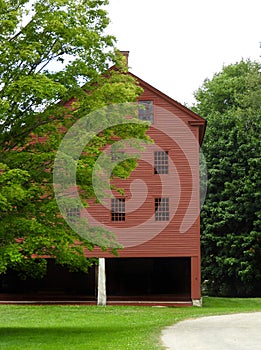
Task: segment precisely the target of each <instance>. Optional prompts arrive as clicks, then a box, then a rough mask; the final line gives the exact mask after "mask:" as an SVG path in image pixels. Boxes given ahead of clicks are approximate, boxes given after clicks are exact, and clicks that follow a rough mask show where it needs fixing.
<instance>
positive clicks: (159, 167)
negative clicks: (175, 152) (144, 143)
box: [154, 151, 169, 174]
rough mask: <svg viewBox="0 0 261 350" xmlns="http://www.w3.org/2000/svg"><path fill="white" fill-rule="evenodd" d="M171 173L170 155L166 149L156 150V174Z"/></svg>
mask: <svg viewBox="0 0 261 350" xmlns="http://www.w3.org/2000/svg"><path fill="white" fill-rule="evenodd" d="M168 173H169V155H168V152H165V151H156V152H154V174H168Z"/></svg>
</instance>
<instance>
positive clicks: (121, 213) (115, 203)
mask: <svg viewBox="0 0 261 350" xmlns="http://www.w3.org/2000/svg"><path fill="white" fill-rule="evenodd" d="M125 217H126V216H125V198H112V199H111V220H112V221H125Z"/></svg>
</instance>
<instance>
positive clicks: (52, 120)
mask: <svg viewBox="0 0 261 350" xmlns="http://www.w3.org/2000/svg"><path fill="white" fill-rule="evenodd" d="M106 3H107V1H106V0H70V1H69V0H34V1H29V0H19V1H13V0H1V1H0V21H1V28H0V203H1V207H0V219H1V226H0V274H1V273H5V272H6V271H7V269H8V268H12V269H16V270H17V271H18V272H19V273H20V274H21V276H22V277H26V276H34V277H37V276H43V274H44V273H45V270H46V260H45V259H41V257H46V256H49V257H55V258H56V261H57V262H58V263H60V264H62V265H64V264H65V265H68V266H69V267H70V269H72V270H79V269H80V270H83V271H87V270H88V267H89V265H90V264H92V261H91V260H87V259H85V257H84V249H92V248H93V246H94V245H93V244H92V243H90V242H88V239H82V238H81V237H79V236H78V235H76V234H75V233H74V232H73V230H72V229H71V228H70V227H69V226H68V225H67V224H66V223H65V221H64V220H63V219H62V218H61V215H59V210H58V207H57V203H56V201H55V198H54V193H53V187H52V169H53V161H54V158H55V154H56V151H57V149H58V146H59V143H60V142H61V139H62V137H63V134H64V133H65V132H66V130H68V128H70V126H71V125H72V124H73V122H75V121H76V120H78V119H79V118H81V117H83V116H84V117H86V116H87V115H88V114H89V113H91V112H92V111H94V110H97V109H99V108H101V107H103V106H106V105H108V104H114V103H123V102H127V101H136V98H137V96H138V95H139V94H140V92H141V89H140V88H139V87H138V86H137V84H136V82H135V81H134V79H133V78H131V77H130V76H129V75H127V74H125V73H126V64H125V62H124V59H123V57H122V56H121V55H120V54H119V53H118V51H117V50H116V49H115V39H114V38H113V37H111V36H108V35H105V34H104V31H105V29H106V27H107V25H108V23H109V19H108V17H107V13H106V11H105V10H104V5H105V4H106ZM112 64H114V65H115V67H116V69H108V68H109V66H110V65H112ZM119 121H120V120H119ZM89 122H90V124H91V123H95V121H94V120H90V121H89ZM119 124H120V123H119ZM147 128H148V126H147V125H145V124H144V123H143V124H142V123H137V124H135V125H132V126H131V127H128V125H119V126H118V127H117V126H116V127H114V128H110V129H108V130H105V131H104V132H103V133H101V134H99V135H98V136H97V137H95V138H93V140H92V142H90V143H89V144H88V145H87V146H86V148H85V152H83V154H82V156H81V159H80V160H79V166H78V170H79V171H78V175H77V176H78V181H79V184H80V186H81V188H82V191H81V194H82V196H83V197H84V198H93V197H94V196H95V194H94V192H93V189H92V186H91V176H92V168H93V166H94V163H95V160H96V159H97V157H98V156H99V154H100V152H101V149H102V148H103V147H105V146H106V145H107V144H110V143H113V142H114V140H115V139H117V137H120V138H123V139H124V138H127V137H137V138H141V139H142V138H144V139H146V136H145V132H146V130H147ZM135 166H136V162H135V161H133V160H132V161H129V162H128V161H125V162H122V163H121V164H120V165H119V166H118V167H117V173H118V176H121V175H122V176H123V177H126V176H128V175H129V174H130V172H131V170H132V169H134V168H135ZM116 175H117V174H116ZM86 230H87V231H88V230H90V231H91V230H92V228H90V227H86ZM97 230H98V229H97ZM100 233H101V235H102V236H101V237H102V239H101V240H100V244H99V245H100V246H101V247H102V248H104V249H106V248H107V247H108V246H109V243H110V241H111V239H112V236H111V234H110V233H108V232H100ZM75 241H78V244H75Z"/></svg>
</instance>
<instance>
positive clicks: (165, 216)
mask: <svg viewBox="0 0 261 350" xmlns="http://www.w3.org/2000/svg"><path fill="white" fill-rule="evenodd" d="M155 220H156V221H168V220H169V198H167V197H162V198H155Z"/></svg>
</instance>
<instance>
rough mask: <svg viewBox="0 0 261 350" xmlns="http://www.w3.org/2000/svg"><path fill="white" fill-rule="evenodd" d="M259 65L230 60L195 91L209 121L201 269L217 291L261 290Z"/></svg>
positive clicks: (257, 292)
mask: <svg viewBox="0 0 261 350" xmlns="http://www.w3.org/2000/svg"><path fill="white" fill-rule="evenodd" d="M260 69H261V67H260V64H259V63H257V62H251V61H249V60H247V61H243V60H242V61H241V62H239V63H237V64H232V65H229V66H226V67H224V68H223V70H222V71H221V72H220V73H217V74H215V75H214V76H213V78H212V79H211V80H206V81H205V82H204V84H203V86H202V87H201V88H200V89H198V91H197V92H196V94H195V97H196V100H197V104H196V106H195V111H196V112H197V113H199V114H200V115H201V116H202V117H204V118H206V119H207V122H208V127H207V131H206V137H205V140H204V143H203V152H204V155H205V158H206V161H207V166H208V177H209V179H208V194H207V198H206V201H205V204H204V207H203V211H202V219H201V222H202V273H203V278H204V279H205V280H208V281H209V288H210V290H211V291H212V293H214V294H221V295H222V294H223V295H234V296H240V295H241V296H249V295H254V296H258V295H260V286H261V246H260V244H261V232H260V227H261V210H260V203H261V192H260V188H261V181H260V169H261V158H260V150H261V148H260V134H261V73H260Z"/></svg>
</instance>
